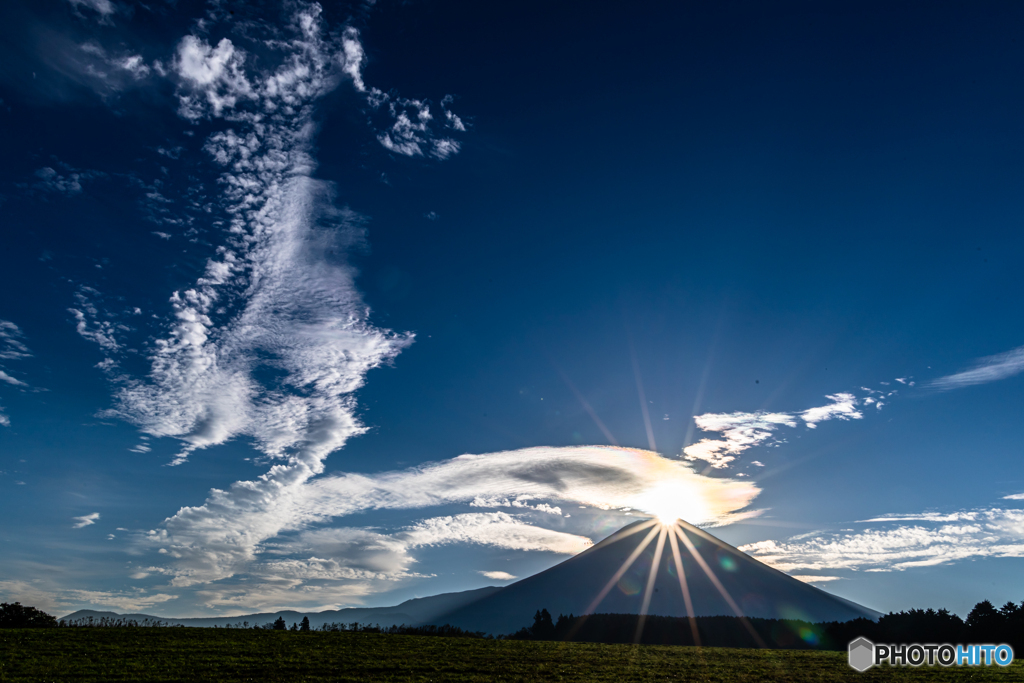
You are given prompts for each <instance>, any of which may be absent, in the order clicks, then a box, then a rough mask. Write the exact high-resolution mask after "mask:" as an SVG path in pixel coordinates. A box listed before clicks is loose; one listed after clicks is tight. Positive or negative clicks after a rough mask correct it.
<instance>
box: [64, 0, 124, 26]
mask: <svg viewBox="0 0 1024 683" xmlns="http://www.w3.org/2000/svg"><path fill="white" fill-rule="evenodd" d="M68 2H69V3H70V4H71V6H72V7H74V8H75V10H76V11H79V10H81V9H82V8H86V9H89V10H91V11H92V12H95V13H96V18H97V19H98V20H99V21H100V23H110V19H111V17H113V15H114V14H115V13H116V12H117V5H115V4H114V3H113V2H112V1H111V0H68Z"/></svg>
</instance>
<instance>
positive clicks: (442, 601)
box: [61, 586, 501, 628]
mask: <svg viewBox="0 0 1024 683" xmlns="http://www.w3.org/2000/svg"><path fill="white" fill-rule="evenodd" d="M499 590H501V589H500V588H498V587H496V586H487V587H485V588H477V589H475V590H469V591H462V592H460V593H442V594H441V595H432V596H430V597H426V598H413V599H411V600H406V601H405V602H403V603H401V604H399V605H395V606H394V607H348V608H345V609H339V610H327V611H324V612H297V611H294V610H283V611H279V612H260V613H257V614H240V615H237V616H232V617H196V618H185V619H173V618H167V617H158V616H153V615H151V614H118V613H116V612H98V611H95V610H79V611H77V612H74V613H72V614H69V615H67V616H66V617H61V621H73V620H76V619H88V618H89V617H92V618H93V619H97V620H98V619H102V618H107V619H131V620H134V621H138V622H142V621H144V620H146V619H148V620H150V621H162V622H164V623H166V624H168V625H169V626H205V627H212V626H229V625H232V626H233V625H235V624H239V623H241V622H245V621H247V622H249V625H250V626H253V625H256V624H259V625H262V624H266V623H269V622H272V621H276V620H277V618H278V617H282V618H283V619H284V620H285V622H286V623H287V624H288V625H289V626H291V624H293V623H298V622H300V621H302V617H304V616H308V617H309V624H310V626H312V627H313V628H319V627H320V626H321V625H322V624H332V623H339V624H351V623H352V622H359V623H361V624H380V625H381V626H391V625H393V624H407V625H414V624H415V625H418V624H428V623H433V622H434V621H435V620H436V619H437V617H438V616H439V615H440V614H444V613H447V612H450V611H452V610H455V609H458V608H460V607H462V606H463V605H466V604H469V603H471V602H476V601H478V600H480V599H481V598H484V597H486V596H488V595H490V594H491V593H495V592H497V591H499Z"/></svg>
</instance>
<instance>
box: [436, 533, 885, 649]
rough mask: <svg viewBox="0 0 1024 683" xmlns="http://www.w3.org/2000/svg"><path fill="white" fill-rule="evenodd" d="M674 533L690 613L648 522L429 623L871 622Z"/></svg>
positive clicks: (848, 605) (511, 626)
mask: <svg viewBox="0 0 1024 683" xmlns="http://www.w3.org/2000/svg"><path fill="white" fill-rule="evenodd" d="M674 528H675V529H676V542H675V546H676V548H677V550H678V554H679V560H680V564H681V566H682V569H683V576H684V577H685V583H686V587H687V589H688V591H689V595H690V600H691V604H692V612H691V610H689V609H688V608H687V605H686V599H685V597H684V593H683V589H682V587H681V585H680V580H679V572H678V569H677V564H676V559H675V554H674V553H673V550H672V538H671V536H672V534H671V532H670V528H669V527H665V526H663V525H661V524H660V523H657V522H653V521H648V522H636V523H634V524H631V525H629V526H627V527H625V528H623V529H621V530H620V531H618V532H616V533H615V534H612V536H610V537H608V538H606V539H605V540H603V541H601V542H600V543H598V544H597V545H595V546H593V547H592V548H590V549H588V550H586V551H585V552H582V553H580V554H579V555H576V556H575V557H572V558H570V559H568V560H566V561H565V562H562V563H561V564H558V565H556V566H554V567H552V568H551V569H548V570H547V571H544V572H541V573H539V574H536V575H534V576H531V577H529V578H526V579H523V580H521V581H517V582H516V583H513V584H511V585H509V586H506V587H505V588H502V589H500V590H498V591H496V592H494V593H493V594H491V595H488V596H485V597H482V598H481V599H480V600H477V601H475V602H473V603H471V604H467V605H465V606H463V607H460V608H456V609H454V610H452V611H450V612H447V613H444V614H440V615H438V616H437V618H436V621H435V622H434V623H436V624H444V623H448V624H452V625H453V626H459V627H461V628H465V629H469V630H474V631H485V632H488V633H494V634H498V633H506V634H507V633H512V632H514V631H516V630H518V629H520V628H522V627H524V626H528V625H530V624H531V623H532V618H533V615H534V613H535V612H536V611H537V610H538V609H542V608H544V609H547V610H548V611H549V612H551V614H552V615H553V616H555V617H557V616H558V615H559V614H576V615H580V614H593V613H599V612H603V613H617V614H641V613H646V614H658V615H662V616H676V617H684V616H687V615H688V614H692V615H693V616H719V615H724V616H735V615H737V614H742V615H743V616H748V617H765V618H777V619H805V620H807V621H812V622H820V621H848V620H850V619H855V618H858V617H867V618H869V619H877V618H878V616H880V615H879V613H878V612H875V611H873V610H870V609H867V608H865V607H862V606H860V605H857V604H856V603H853V602H850V601H848V600H844V599H842V598H838V597H836V596H833V595H830V594H828V593H826V592H825V591H823V590H820V589H818V588H815V587H814V586H810V585H808V584H806V583H803V582H802V581H798V580H797V579H794V578H792V577H790V576H787V575H786V574H783V573H782V572H780V571H778V570H775V569H772V568H771V567H769V566H768V565H766V564H763V563H761V562H758V561H757V560H755V559H754V558H752V557H750V556H749V555H746V554H744V553H742V552H740V551H739V550H737V549H736V548H734V547H732V546H731V545H729V544H727V543H725V542H723V541H721V540H719V539H717V538H715V537H713V536H711V535H710V534H708V533H707V532H705V531H702V530H700V529H698V528H696V527H693V526H691V525H689V524H687V523H685V522H682V521H679V522H677V523H676V525H675V527H674ZM659 546H660V551H659ZM659 555H660V557H659ZM630 558H632V560H633V561H632V562H630ZM656 560H657V569H656V571H655V573H654V575H653V576H654V579H653V583H651V584H650V587H649V589H648V583H649V579H650V577H651V568H652V566H653V565H654V563H655V561H656ZM705 567H706V568H707V569H706V570H705ZM720 588H721V589H722V590H720ZM723 591H724V594H723ZM645 601H646V602H647V603H648V604H647V605H646V609H644V607H645V606H644V603H645Z"/></svg>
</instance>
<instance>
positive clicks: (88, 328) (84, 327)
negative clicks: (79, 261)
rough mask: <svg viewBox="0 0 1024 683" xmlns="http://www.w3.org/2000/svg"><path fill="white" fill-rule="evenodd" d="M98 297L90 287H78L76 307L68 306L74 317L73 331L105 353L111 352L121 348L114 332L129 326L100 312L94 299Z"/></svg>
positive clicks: (124, 329) (97, 293) (126, 328)
mask: <svg viewBox="0 0 1024 683" xmlns="http://www.w3.org/2000/svg"><path fill="white" fill-rule="evenodd" d="M99 297H100V293H99V292H98V291H96V290H95V289H93V288H92V287H86V286H83V287H79V288H78V291H77V292H75V300H76V302H77V305H78V308H69V309H68V313H70V314H71V315H72V316H74V318H75V331H77V332H78V334H79V335H81V337H82V338H83V339H87V340H89V341H91V342H93V343H95V344H96V345H97V346H99V347H100V348H101V349H102V350H103V351H105V352H107V353H113V352H116V351H119V350H120V349H121V344H120V343H118V341H117V337H116V334H117V333H118V332H119V331H120V332H125V331H127V330H128V329H129V328H128V327H127V326H126V325H122V324H118V323H115V322H113V321H111V320H109V319H106V320H105V319H103V318H109V317H110V315H109V314H101V312H100V310H99V308H98V306H97V304H96V303H95V300H96V299H98V298H99Z"/></svg>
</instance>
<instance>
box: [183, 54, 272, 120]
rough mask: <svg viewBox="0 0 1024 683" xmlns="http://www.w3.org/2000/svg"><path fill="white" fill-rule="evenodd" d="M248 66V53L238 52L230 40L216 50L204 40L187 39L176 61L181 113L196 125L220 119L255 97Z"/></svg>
mask: <svg viewBox="0 0 1024 683" xmlns="http://www.w3.org/2000/svg"><path fill="white" fill-rule="evenodd" d="M244 62H245V52H244V51H242V50H239V49H236V48H235V46H234V44H232V42H231V40H230V39H228V38H222V39H221V41H220V42H219V43H217V47H212V46H211V45H210V44H209V43H207V42H206V41H205V40H203V39H202V38H197V37H196V36H191V35H190V36H185V37H184V38H183V39H182V40H181V42H180V43H179V44H178V54H177V55H176V56H175V59H174V71H175V73H176V74H177V75H178V78H179V79H180V80H181V83H182V89H183V92H181V93H179V95H178V103H179V107H178V113H179V114H180V115H181V116H183V117H184V118H186V119H190V120H193V121H195V120H198V119H201V118H204V117H206V116H208V115H213V116H220V115H221V114H222V113H223V112H224V110H225V109H231V108H233V107H234V106H235V104H236V103H237V102H238V100H239V99H240V98H253V97H255V93H254V92H253V88H252V85H251V84H250V83H249V79H248V78H246V76H245V71H244V69H243V64H244ZM207 108H208V109H207Z"/></svg>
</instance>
